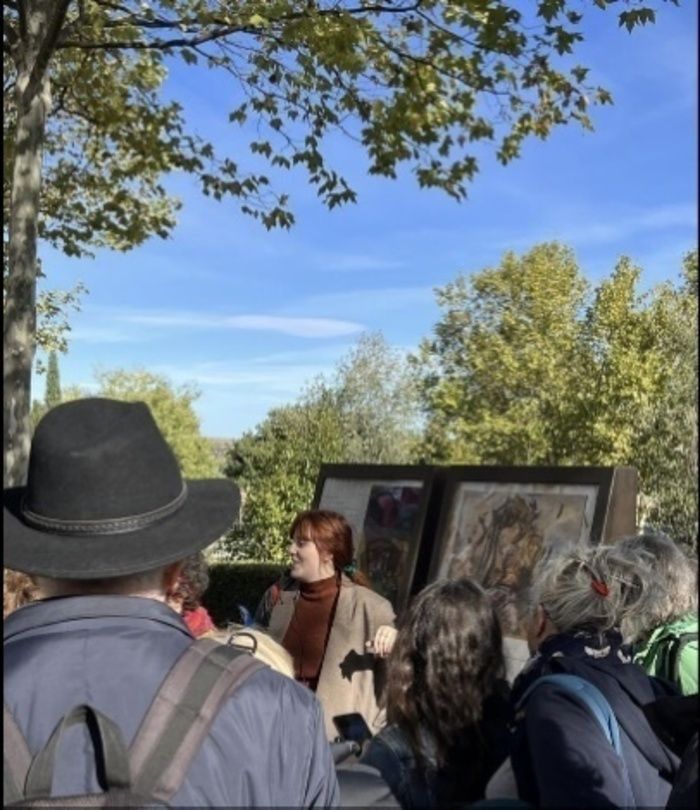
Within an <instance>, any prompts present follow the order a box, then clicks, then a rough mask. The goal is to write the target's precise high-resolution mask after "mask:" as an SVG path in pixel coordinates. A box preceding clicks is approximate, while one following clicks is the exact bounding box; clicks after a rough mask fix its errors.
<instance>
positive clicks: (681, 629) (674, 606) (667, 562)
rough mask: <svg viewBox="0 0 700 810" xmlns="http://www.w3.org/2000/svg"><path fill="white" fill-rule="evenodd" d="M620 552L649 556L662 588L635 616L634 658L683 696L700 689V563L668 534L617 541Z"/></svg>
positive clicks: (633, 634)
mask: <svg viewBox="0 0 700 810" xmlns="http://www.w3.org/2000/svg"><path fill="white" fill-rule="evenodd" d="M615 545H616V546H617V548H618V550H619V552H620V553H621V554H627V553H630V554H632V555H639V554H642V555H647V557H648V561H649V564H650V565H651V566H653V569H654V578H655V581H656V583H657V584H658V585H659V588H660V592H659V593H658V595H657V597H656V599H654V600H653V601H652V602H651V604H649V606H648V608H647V610H645V611H643V612H637V613H636V614H635V615H633V616H632V617H631V620H630V622H629V624H630V628H629V629H630V633H631V636H632V638H633V640H634V643H635V656H634V660H635V661H637V663H639V664H641V666H643V667H644V669H645V670H646V671H647V672H648V673H649V674H650V675H655V676H657V677H659V678H666V679H667V680H670V681H672V682H673V683H675V684H676V686H677V687H678V688H679V689H680V691H681V692H682V693H683V694H684V695H693V694H696V693H697V691H698V591H697V585H698V582H697V580H698V575H697V569H696V566H695V565H694V564H693V563H692V562H691V561H690V560H689V559H688V557H686V555H685V554H684V553H683V552H682V551H681V549H680V548H679V547H678V546H677V545H676V544H675V543H674V542H673V540H671V539H670V538H669V537H667V536H666V535H664V534H652V533H644V534H640V535H636V536H633V537H625V538H623V539H622V540H619V541H618V542H617V543H616V544H615Z"/></svg>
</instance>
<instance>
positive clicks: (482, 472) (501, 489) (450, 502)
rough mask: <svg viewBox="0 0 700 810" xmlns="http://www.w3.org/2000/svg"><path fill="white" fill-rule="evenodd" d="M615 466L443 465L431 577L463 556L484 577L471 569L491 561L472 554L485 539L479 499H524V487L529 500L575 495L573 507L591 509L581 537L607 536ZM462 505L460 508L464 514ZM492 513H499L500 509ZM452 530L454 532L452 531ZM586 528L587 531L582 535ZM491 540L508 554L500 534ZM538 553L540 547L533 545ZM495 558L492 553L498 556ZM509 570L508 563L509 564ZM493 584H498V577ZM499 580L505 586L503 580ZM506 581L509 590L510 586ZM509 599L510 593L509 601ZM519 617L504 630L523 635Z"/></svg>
mask: <svg viewBox="0 0 700 810" xmlns="http://www.w3.org/2000/svg"><path fill="white" fill-rule="evenodd" d="M615 471H616V468H614V467H545V466H541V467H517V466H512V467H496V466H478V467H477V466H467V465H459V466H451V467H446V468H443V469H442V471H441V475H442V476H443V478H444V495H443V498H442V504H441V508H440V511H439V518H438V520H437V527H436V531H435V535H434V537H433V538H432V540H433V542H432V547H431V551H430V554H429V564H428V575H427V581H428V582H433V581H435V580H436V579H438V578H440V577H443V576H445V571H446V570H448V571H449V570H454V569H455V568H457V569H459V564H458V563H459V560H460V559H461V560H462V561H463V562H462V563H461V564H462V565H463V567H464V568H466V569H467V571H469V573H470V575H472V576H475V578H477V579H479V576H478V575H475V574H474V573H472V572H471V569H470V566H471V568H476V569H477V570H479V573H480V574H481V575H484V573H485V571H487V570H489V569H488V567H485V565H486V566H487V564H485V563H484V557H485V556H486V555H485V552H484V551H482V550H480V549H479V550H474V552H473V554H471V555H470V547H471V546H474V547H476V548H478V544H479V542H481V540H480V539H477V540H475V539H474V536H475V533H476V532H477V529H476V528H475V527H476V522H477V511H476V504H478V503H481V504H482V505H483V504H484V503H491V504H494V503H498V502H499V501H498V499H499V498H501V499H510V500H511V502H512V501H517V500H518V499H520V501H523V502H524V501H525V493H529V497H530V502H531V503H533V504H535V503H539V501H538V500H537V499H538V498H543V499H546V498H547V497H549V498H550V499H552V500H553V499H554V498H559V499H560V500H561V501H563V500H566V499H568V500H569V501H571V502H573V501H576V502H577V505H576V507H573V506H570V507H569V508H570V509H571V510H573V509H574V508H583V509H585V510H588V511H587V512H585V513H582V515H581V516H580V518H581V528H580V529H579V532H580V535H581V536H580V537H579V541H580V540H583V542H584V543H593V544H596V543H599V542H600V541H601V539H604V538H605V537H606V534H605V528H606V523H607V522H608V517H609V508H610V504H611V501H612V493H613V487H614V482H615ZM470 485H471V487H470ZM591 497H593V498H594V503H593V504H592V505H591V504H590V502H589V501H590V498H591ZM470 499H471V501H470ZM479 499H481V501H480V500H479ZM470 505H471V506H472V508H473V510H474V511H473V513H471V514H470V520H469V521H464V520H463V518H464V514H462V513H463V512H464V511H465V510H468V509H469V507H470ZM458 510H460V511H459V514H458ZM490 514H491V515H493V514H495V510H494V512H493V513H490ZM460 520H462V521H463V524H461V525H463V527H464V530H463V532H462V537H463V538H464V537H467V538H468V539H467V540H466V541H464V542H462V545H459V542H458V541H459V538H458V537H456V536H455V526H456V523H457V522H458V521H460ZM479 520H480V521H481V523H483V516H482V515H479ZM586 521H588V526H586ZM484 531H485V530H484ZM451 532H452V534H450V533H451ZM584 534H585V536H583V535H584ZM482 539H483V538H482ZM546 541H547V529H546V528H545V529H543V530H542V535H541V541H540V547H541V546H543V545H545V542H546ZM491 542H492V544H493V543H495V548H496V549H499V550H500V556H501V558H502V557H503V556H505V555H506V551H507V549H508V545H507V542H506V543H505V544H504V543H502V542H501V537H500V536H499V537H498V539H497V540H495V541H493V540H492V541H491ZM547 542H549V541H547ZM531 545H533V549H534V543H532V544H531ZM484 548H485V546H484ZM493 548H494V546H493V545H492V548H491V554H493ZM504 549H505V550H504ZM533 553H536V552H535V551H534V550H533ZM446 555H450V556H446ZM480 555H481V556H480ZM514 556H515V557H516V559H518V560H519V562H520V565H521V572H522V578H521V579H524V578H525V573H526V572H527V568H526V566H525V565H524V564H523V562H522V560H520V558H519V556H518V555H514ZM490 559H493V557H491V558H490ZM476 560H478V563H477V562H475V561H476ZM504 570H506V569H505V568H504ZM457 575H459V574H457ZM448 576H449V574H448ZM503 582H507V578H504V579H503ZM485 584H487V585H488V584H489V582H488V578H486V579H485ZM490 584H491V585H493V584H494V583H490ZM497 584H498V585H499V586H501V584H502V583H500V582H499V583H497ZM503 587H504V589H505V591H506V593H507V592H508V589H507V587H506V586H503ZM521 590H522V588H520V589H518V588H515V587H513V588H512V590H511V592H510V595H511V596H512V597H513V603H515V602H516V601H517V600H519V599H522V594H521V593H520V591H521ZM508 601H509V600H508V597H507V596H506V602H508ZM513 611H514V612H515V613H517V609H516V608H513ZM515 623H516V619H515V615H513V616H512V618H511V620H510V624H509V625H507V626H508V628H509V629H508V630H507V631H506V632H505V635H506V636H508V637H511V638H522V633H521V632H520V631H519V630H514V629H513V628H514V626H515Z"/></svg>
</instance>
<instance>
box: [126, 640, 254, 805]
mask: <svg viewBox="0 0 700 810" xmlns="http://www.w3.org/2000/svg"><path fill="white" fill-rule="evenodd" d="M265 666H266V665H265V664H263V663H262V662H261V661H258V660H257V659H256V658H253V657H252V656H251V655H248V654H247V653H244V652H241V651H240V650H236V649H234V648H232V647H228V646H225V645H222V644H218V643H217V642H216V641H214V640H213V639H208V638H201V639H198V640H197V641H195V642H193V643H192V644H191V645H190V646H189V647H188V648H187V650H186V651H185V652H184V654H183V655H182V656H181V657H180V658H179V659H178V661H176V663H175V665H174V666H173V668H172V669H171V670H170V672H169V673H168V675H167V676H166V678H165V680H164V681H163V683H162V684H161V686H160V688H159V690H158V692H157V693H156V696H155V697H154V699H153V702H152V703H151V705H150V707H149V709H148V711H147V712H146V715H145V717H144V718H143V720H142V721H141V725H140V727H139V730H138V731H137V733H136V736H135V737H134V740H133V742H132V744H131V748H130V751H129V758H130V761H131V769H132V774H133V790H134V792H135V793H137V794H139V795H141V796H151V797H152V798H155V799H158V800H160V801H162V802H167V801H169V799H170V798H171V797H172V796H173V795H174V794H175V793H176V792H177V790H178V789H179V787H180V785H181V784H182V782H183V780H184V778H185V776H186V773H187V768H188V766H189V765H190V763H191V762H192V760H193V758H194V756H195V754H196V753H197V751H198V750H199V747H200V745H201V744H202V742H203V740H204V738H205V737H206V735H207V733H208V732H209V729H210V727H211V725H212V723H213V722H214V719H215V717H216V714H217V712H218V710H219V707H220V706H221V704H222V703H223V702H224V701H225V700H226V699H227V698H229V697H230V696H231V695H232V694H233V692H234V691H235V690H236V689H238V688H239V687H240V686H241V685H242V684H243V683H244V682H245V681H246V680H247V679H248V678H249V677H250V676H251V675H252V674H253V673H255V672H257V671H258V670H259V669H263V668H264V667H265Z"/></svg>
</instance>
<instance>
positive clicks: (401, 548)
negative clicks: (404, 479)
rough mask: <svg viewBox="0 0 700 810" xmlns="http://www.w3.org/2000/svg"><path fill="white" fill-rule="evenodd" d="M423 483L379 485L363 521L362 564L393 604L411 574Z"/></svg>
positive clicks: (378, 588) (373, 488) (372, 494)
mask: <svg viewBox="0 0 700 810" xmlns="http://www.w3.org/2000/svg"><path fill="white" fill-rule="evenodd" d="M421 489H422V487H420V486H395V485H391V486H386V485H375V486H373V487H372V489H371V490H370V495H369V500H368V502H367V511H366V513H365V519H364V522H363V527H362V528H363V535H364V537H363V543H362V552H361V564H362V567H363V570H365V571H367V575H368V576H369V578H370V581H371V582H372V585H373V587H374V588H375V589H376V590H377V591H379V593H381V594H382V596H385V597H386V598H387V599H388V600H389V601H390V602H391V603H392V605H396V604H397V603H398V602H399V597H400V594H399V584H400V583H404V582H406V580H407V578H408V577H409V576H410V573H411V572H410V571H409V564H410V559H409V552H410V551H411V542H412V540H413V538H414V537H415V531H416V519H417V517H418V512H419V508H420V495H421Z"/></svg>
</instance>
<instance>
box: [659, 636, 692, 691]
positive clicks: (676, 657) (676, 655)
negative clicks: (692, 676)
mask: <svg viewBox="0 0 700 810" xmlns="http://www.w3.org/2000/svg"><path fill="white" fill-rule="evenodd" d="M697 640H698V634H697V632H688V633H681V634H680V635H679V636H678V637H677V638H675V639H674V640H673V642H672V644H671V645H670V649H669V652H668V661H667V663H666V666H667V668H668V675H667V676H666V677H668V678H669V680H671V681H672V682H673V683H675V684H678V683H680V669H681V656H682V653H683V650H684V648H685V646H686V645H687V644H690V643H692V642H693V641H697Z"/></svg>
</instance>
